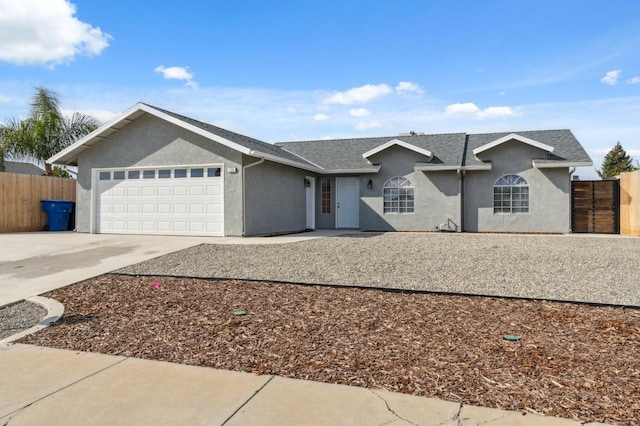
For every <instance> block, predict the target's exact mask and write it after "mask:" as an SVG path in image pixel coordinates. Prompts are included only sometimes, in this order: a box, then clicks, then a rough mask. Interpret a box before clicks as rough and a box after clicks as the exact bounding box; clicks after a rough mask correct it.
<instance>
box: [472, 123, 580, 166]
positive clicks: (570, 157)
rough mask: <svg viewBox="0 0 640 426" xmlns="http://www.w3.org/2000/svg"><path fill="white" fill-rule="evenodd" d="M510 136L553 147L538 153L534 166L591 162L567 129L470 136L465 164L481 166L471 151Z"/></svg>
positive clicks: (574, 164) (573, 164) (572, 164)
mask: <svg viewBox="0 0 640 426" xmlns="http://www.w3.org/2000/svg"><path fill="white" fill-rule="evenodd" d="M510 134H516V135H520V136H524V137H525V138H528V139H532V140H535V141H537V142H540V143H543V144H545V145H549V146H551V147H553V152H551V153H545V152H542V151H541V152H540V158H539V159H536V160H535V162H536V164H538V165H539V164H549V165H551V164H554V165H556V166H557V167H569V166H572V167H573V166H576V165H585V166H588V165H591V164H592V161H591V158H590V157H589V155H588V154H587V153H586V151H585V150H584V148H582V145H580V142H578V140H577V139H576V137H575V136H574V135H573V133H571V130H568V129H559V130H533V131H522V132H502V133H481V134H471V135H469V137H468V138H467V148H466V153H465V164H466V165H467V166H469V165H473V164H483V163H482V162H481V161H480V160H478V159H477V158H475V156H474V155H473V150H474V149H477V148H479V147H481V146H483V145H487V144H490V143H491V142H493V141H496V140H499V139H501V138H504V137H505V136H508V135H510Z"/></svg>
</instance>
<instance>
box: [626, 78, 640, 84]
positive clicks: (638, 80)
mask: <svg viewBox="0 0 640 426" xmlns="http://www.w3.org/2000/svg"><path fill="white" fill-rule="evenodd" d="M627 83H629V84H638V83H640V77H639V76H636V77H632V78H630V79H629V80H627Z"/></svg>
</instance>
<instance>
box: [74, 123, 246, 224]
mask: <svg viewBox="0 0 640 426" xmlns="http://www.w3.org/2000/svg"><path fill="white" fill-rule="evenodd" d="M241 161H242V158H241V154H240V153H238V152H237V151H235V150H232V149H230V148H228V147H226V146H224V145H221V144H218V143H216V142H212V141H211V140H209V139H206V138H204V137H202V136H200V135H197V134H195V133H192V132H189V131H188V130H185V129H183V128H180V127H178V126H175V125H173V124H171V123H168V122H166V121H164V120H161V119H158V118H155V117H153V116H150V115H144V116H142V117H140V118H138V119H137V120H135V121H134V122H133V123H130V124H129V125H127V126H126V127H124V128H123V129H121V130H120V131H118V132H116V133H114V134H112V135H110V136H109V137H108V138H107V139H105V140H104V141H102V142H101V143H99V144H96V145H95V146H93V147H91V148H89V149H87V150H86V151H83V152H82V153H80V155H79V157H78V171H79V173H78V191H77V205H76V210H77V218H76V226H77V230H78V231H79V232H91V215H92V212H91V205H92V200H91V197H92V193H91V178H92V170H93V169H95V168H115V167H146V166H151V167H157V166H176V165H184V166H188V165H197V164H222V165H223V170H222V173H223V177H224V225H225V226H224V233H225V235H241V234H242V216H241V214H239V212H241V210H242V173H241V170H242V164H241ZM233 167H235V168H236V169H237V172H236V173H229V172H228V169H229V168H233Z"/></svg>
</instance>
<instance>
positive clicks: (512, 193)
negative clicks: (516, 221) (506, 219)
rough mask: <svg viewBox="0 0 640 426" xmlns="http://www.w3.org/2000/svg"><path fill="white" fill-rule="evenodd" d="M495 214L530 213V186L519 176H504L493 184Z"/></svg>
mask: <svg viewBox="0 0 640 426" xmlns="http://www.w3.org/2000/svg"><path fill="white" fill-rule="evenodd" d="M493 212H494V213H528V212H529V184H528V183H527V181H526V180H524V179H523V178H521V177H520V176H518V175H504V176H501V177H499V178H498V180H496V183H494V184H493Z"/></svg>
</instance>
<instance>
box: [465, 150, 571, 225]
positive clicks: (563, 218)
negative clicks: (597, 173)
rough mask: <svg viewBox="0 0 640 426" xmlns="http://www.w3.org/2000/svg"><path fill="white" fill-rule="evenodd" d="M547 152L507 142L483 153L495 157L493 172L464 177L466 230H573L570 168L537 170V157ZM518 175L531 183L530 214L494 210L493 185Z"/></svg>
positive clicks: (468, 174) (490, 157) (488, 158)
mask: <svg viewBox="0 0 640 426" xmlns="http://www.w3.org/2000/svg"><path fill="white" fill-rule="evenodd" d="M545 155H546V152H544V151H542V150H539V149H537V148H534V147H531V146H529V145H525V144H523V143H520V142H507V143H505V144H502V145H500V146H498V147H496V148H493V149H490V150H489V151H486V152H484V153H482V154H480V155H479V158H480V159H482V160H491V162H492V170H491V171H468V172H467V173H466V176H465V179H464V195H465V206H464V211H465V220H464V230H465V231H472V232H551V233H567V232H570V229H571V218H570V210H571V199H570V197H571V178H570V176H569V170H568V168H559V169H535V168H533V166H532V163H531V161H532V159H533V158H545ZM506 174H515V175H518V176H521V177H522V178H524V179H525V180H526V181H527V182H528V184H529V212H528V213H513V214H507V213H493V185H494V183H495V181H496V179H498V178H499V177H500V176H503V175H506Z"/></svg>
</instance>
